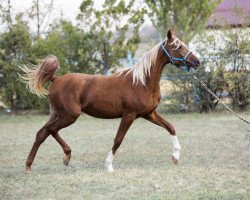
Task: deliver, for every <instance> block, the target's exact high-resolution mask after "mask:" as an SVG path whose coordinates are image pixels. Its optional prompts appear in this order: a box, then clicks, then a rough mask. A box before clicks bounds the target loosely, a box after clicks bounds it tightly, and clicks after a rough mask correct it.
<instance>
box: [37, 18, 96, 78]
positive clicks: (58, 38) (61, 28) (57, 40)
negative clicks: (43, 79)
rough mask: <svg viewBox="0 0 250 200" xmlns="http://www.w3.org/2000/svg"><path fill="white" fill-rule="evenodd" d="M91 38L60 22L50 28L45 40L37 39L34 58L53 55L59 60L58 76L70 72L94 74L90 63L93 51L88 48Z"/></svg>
mask: <svg viewBox="0 0 250 200" xmlns="http://www.w3.org/2000/svg"><path fill="white" fill-rule="evenodd" d="M91 41H92V36H91V35H90V34H89V33H85V32H83V31H82V30H80V29H78V28H77V27H75V26H73V25H72V23H71V22H68V21H65V20H61V21H60V22H59V24H56V25H55V26H53V27H52V30H51V31H50V33H49V34H48V35H47V37H46V38H44V39H43V38H39V39H38V40H37V41H36V42H35V44H34V46H33V53H34V55H35V56H36V57H38V58H41V57H45V56H47V55H48V54H54V55H56V56H57V57H58V59H59V60H60V71H59V73H60V74H65V73H70V72H81V73H94V71H95V64H96V63H95V62H93V61H92V55H93V53H94V52H93V49H92V48H90V47H89V45H90V44H91Z"/></svg>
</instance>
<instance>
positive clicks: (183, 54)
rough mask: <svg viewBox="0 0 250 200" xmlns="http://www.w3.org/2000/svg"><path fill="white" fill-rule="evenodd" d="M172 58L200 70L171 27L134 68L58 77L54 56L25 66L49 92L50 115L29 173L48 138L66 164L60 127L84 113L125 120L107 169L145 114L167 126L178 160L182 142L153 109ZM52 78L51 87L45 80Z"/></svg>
mask: <svg viewBox="0 0 250 200" xmlns="http://www.w3.org/2000/svg"><path fill="white" fill-rule="evenodd" d="M170 62H172V63H173V64H174V65H176V66H177V67H180V66H182V65H183V64H184V65H185V66H186V67H189V68H190V67H191V68H194V69H196V68H198V66H199V60H198V59H197V57H196V56H195V55H194V54H191V52H189V50H188V48H187V46H186V45H185V44H184V43H183V42H181V41H180V40H179V39H178V38H177V37H176V35H175V33H174V31H172V30H169V31H168V33H167V38H166V39H165V40H164V42H163V43H160V44H158V45H156V46H155V47H153V48H152V49H151V50H150V51H148V52H147V53H146V54H145V56H144V57H143V58H142V59H141V60H140V61H139V62H138V63H137V64H135V65H134V66H133V67H132V68H130V69H126V70H123V71H122V72H120V73H119V74H116V75H110V76H100V75H89V74H78V73H70V74H65V75H63V76H59V77H55V76H54V73H55V71H56V69H57V68H58V67H59V61H58V60H57V58H56V57H55V56H53V55H50V56H48V57H46V58H45V59H44V60H42V62H41V63H40V64H39V65H38V66H35V65H32V66H30V65H28V66H27V65H23V66H21V67H20V68H21V69H22V70H23V71H24V72H25V75H23V76H22V79H23V81H25V82H26V83H27V87H28V89H29V90H30V91H31V92H33V93H35V94H37V95H38V96H44V95H48V97H49V103H50V110H51V115H50V119H49V121H48V122H47V123H46V124H45V125H44V126H43V127H42V128H41V129H40V130H39V131H38V133H37V135H36V139H35V142H34V144H33V146H32V149H31V151H30V153H29V156H28V158H27V161H26V172H27V173H28V172H31V165H32V163H33V161H34V158H35V156H36V153H37V150H38V148H39V147H40V145H41V144H42V143H43V142H44V140H45V139H46V138H47V137H48V136H49V135H52V136H53V137H54V138H55V139H56V141H57V142H58V143H59V144H60V145H61V147H62V149H63V151H64V153H65V156H64V158H63V162H64V164H65V165H66V166H67V165H68V164H69V161H70V158H71V149H70V147H69V145H68V144H67V143H66V142H65V141H64V140H63V139H62V138H61V136H60V135H59V133H58V131H59V130H61V129H63V128H65V127H67V126H69V125H71V124H73V123H74V122H75V121H76V119H77V118H78V117H79V116H80V115H81V113H82V112H83V113H86V114H88V115H90V116H93V117H97V118H103V119H114V118H121V122H120V126H119V128H118V131H117V134H116V137H115V139H114V144H113V147H112V149H111V150H110V152H109V154H108V156H107V159H106V162H105V167H106V169H107V170H108V171H109V172H111V171H113V170H114V169H113V166H112V162H113V156H114V155H115V153H116V151H117V149H118V148H119V146H120V145H121V143H122V140H123V138H124V136H125V134H126V133H127V131H128V129H129V127H130V126H131V124H132V123H133V122H134V120H135V119H137V118H139V117H142V118H144V119H146V120H148V121H150V122H152V123H154V124H156V125H159V126H161V127H163V128H165V129H166V130H167V131H168V132H169V133H170V135H171V138H172V142H173V153H172V160H173V162H174V163H175V164H177V162H178V160H179V156H180V149H181V146H180V144H179V141H178V139H177V136H176V132H175V129H174V127H173V125H172V124H170V123H169V122H167V121H165V120H164V119H163V118H162V117H161V115H160V114H159V113H158V112H157V111H156V110H155V109H156V108H157V106H158V104H159V101H160V97H161V94H160V84H159V82H160V78H161V74H162V70H163V67H164V66H165V65H166V64H168V63H170ZM47 81H51V82H52V84H51V86H50V88H49V90H46V89H45V88H44V86H43V84H44V83H45V82H47Z"/></svg>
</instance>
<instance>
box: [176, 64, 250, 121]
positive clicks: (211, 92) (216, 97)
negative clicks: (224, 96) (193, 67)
mask: <svg viewBox="0 0 250 200" xmlns="http://www.w3.org/2000/svg"><path fill="white" fill-rule="evenodd" d="M181 69H182V70H183V71H185V72H186V73H187V74H188V75H189V76H191V77H192V78H193V79H195V80H196V81H197V82H198V83H200V84H201V85H202V86H203V87H204V88H205V89H206V90H207V91H208V92H209V93H210V94H211V95H212V96H213V97H214V98H215V99H216V100H218V102H220V103H221V104H222V105H223V106H225V107H226V108H227V109H228V110H229V111H230V112H231V113H233V114H234V115H235V116H237V117H238V118H239V119H241V120H242V121H243V122H245V123H247V124H249V125H250V122H249V121H247V120H245V119H243V118H242V117H241V116H239V115H238V114H237V113H235V112H234V111H233V110H232V109H231V108H229V107H228V106H227V105H226V104H224V103H223V102H222V101H221V99H220V98H219V97H218V96H217V95H216V94H215V93H214V92H213V91H211V90H210V89H209V88H208V87H207V86H206V85H205V84H204V83H203V82H202V81H200V80H199V79H198V78H197V77H196V76H194V75H193V74H192V73H190V72H189V71H187V70H186V69H185V68H181Z"/></svg>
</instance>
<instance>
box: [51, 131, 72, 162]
mask: <svg viewBox="0 0 250 200" xmlns="http://www.w3.org/2000/svg"><path fill="white" fill-rule="evenodd" d="M52 136H53V137H54V138H55V139H56V141H57V142H58V143H59V144H60V145H61V147H62V149H63V152H64V154H65V156H64V158H63V163H64V165H66V166H68V165H69V161H70V158H71V148H70V147H69V145H68V144H67V143H66V142H65V141H64V140H63V139H62V138H61V136H60V135H59V134H58V132H57V133H54V134H52Z"/></svg>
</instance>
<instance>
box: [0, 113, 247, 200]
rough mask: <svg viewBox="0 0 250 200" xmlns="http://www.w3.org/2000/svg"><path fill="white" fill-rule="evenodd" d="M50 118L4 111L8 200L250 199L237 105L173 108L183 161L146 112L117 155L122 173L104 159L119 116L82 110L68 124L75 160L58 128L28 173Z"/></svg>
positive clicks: (2, 151)
mask: <svg viewBox="0 0 250 200" xmlns="http://www.w3.org/2000/svg"><path fill="white" fill-rule="evenodd" d="M242 115H243V116H244V117H245V118H247V119H248V120H250V114H249V113H244V114H242ZM47 118H48V116H39V115H28V116H5V115H1V116H0V158H1V160H0V161H1V162H0V170H1V171H0V199H1V200H3V199H18V200H20V199H29V200H31V199H109V200H110V199H178V200H179V199H226V200H228V199H232V200H235V199H250V173H249V169H250V127H249V126H248V125H246V124H244V123H242V122H241V121H239V120H238V119H237V118H235V117H234V116H232V115H231V114H229V113H222V114H218V113H214V114H210V115H201V114H185V115H181V114H179V115H167V116H165V118H166V119H168V120H169V121H170V122H172V123H173V124H174V126H175V127H176V130H177V134H178V137H179V140H180V143H181V145H182V152H181V157H180V162H179V164H178V165H177V166H176V165H174V164H172V162H171V151H172V144H171V141H170V137H169V134H168V133H167V132H166V131H165V130H164V129H162V128H160V127H157V126H156V125H153V124H151V123H149V122H147V121H145V120H143V119H138V120H137V121H136V122H135V123H134V124H133V125H132V127H131V128H130V130H129V132H128V133H127V135H126V137H125V140H124V141H123V143H122V145H121V147H120V148H119V150H118V152H117V154H116V156H115V158H114V164H113V166H114V169H115V172H114V173H107V172H106V171H105V169H104V161H105V159H106V156H107V154H108V152H109V150H110V148H111V147H112V144H113V139H114V136H115V134H116V130H117V127H118V125H119V120H100V119H94V118H91V117H88V116H81V117H80V118H79V119H78V121H77V122H76V123H75V124H74V125H72V126H70V127H68V128H66V129H64V130H62V131H61V135H62V137H63V138H64V139H65V141H66V142H67V143H68V144H69V145H70V146H71V148H72V160H71V163H70V165H69V166H68V167H66V166H64V165H63V164H62V158H63V152H62V149H61V147H60V146H59V145H58V144H57V143H56V141H55V140H54V139H53V137H51V136H50V137H49V138H48V139H47V140H46V141H45V142H44V143H43V144H42V146H41V148H40V149H39V151H38V154H37V157H36V159H35V161H34V164H33V173H31V174H28V175H26V174H25V173H24V163H25V160H26V157H27V155H28V153H29V150H30V148H31V146H32V143H33V141H34V138H35V134H36V131H37V130H38V129H39V128H40V127H41V126H42V125H43V124H44V123H45V122H46V120H47Z"/></svg>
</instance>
